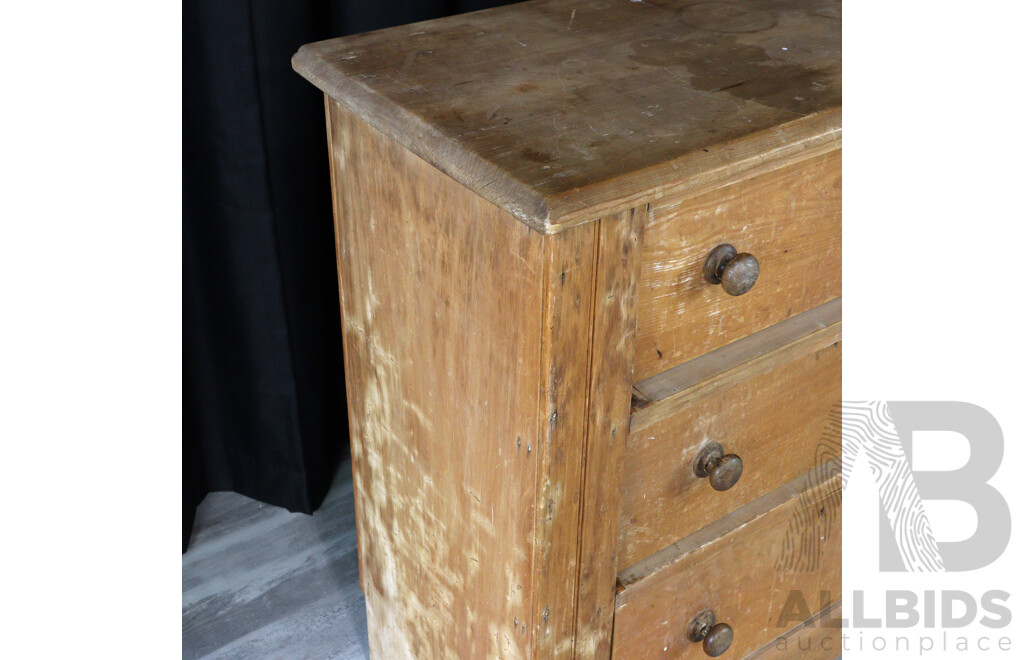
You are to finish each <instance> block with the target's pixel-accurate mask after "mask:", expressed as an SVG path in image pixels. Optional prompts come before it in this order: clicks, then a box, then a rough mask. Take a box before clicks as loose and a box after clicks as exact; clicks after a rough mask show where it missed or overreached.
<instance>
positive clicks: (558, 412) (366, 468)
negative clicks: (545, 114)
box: [326, 99, 646, 659]
mask: <svg viewBox="0 0 1024 660" xmlns="http://www.w3.org/2000/svg"><path fill="white" fill-rule="evenodd" d="M326 102H327V111H328V129H329V139H330V143H331V162H332V178H333V180H334V201H335V215H336V228H337V241H338V246H337V252H338V258H339V262H338V266H339V276H340V281H341V298H342V313H343V317H344V319H343V321H344V341H345V371H346V385H347V390H348V405H349V417H350V430H351V441H352V456H353V471H354V490H355V501H356V511H357V523H358V529H359V545H360V570H361V575H362V585H363V588H364V591H365V594H366V607H367V621H368V627H369V640H370V651H371V655H372V656H373V657H374V658H388V659H391V658H421V657H467V658H469V657H473V658H475V657H500V658H571V657H573V656H575V655H577V654H579V655H581V656H583V657H585V656H589V655H591V652H590V650H589V649H590V647H588V648H586V649H583V650H580V649H578V648H577V627H578V626H579V627H580V628H581V629H582V630H584V631H586V639H589V640H590V641H588V642H587V644H590V645H592V646H594V647H597V646H602V645H603V648H604V649H605V651H606V655H607V652H608V650H609V645H608V641H607V639H606V637H607V635H609V634H610V631H611V615H612V612H613V601H614V591H615V580H616V576H615V561H614V552H615V546H616V543H617V538H618V519H619V516H618V509H617V505H618V500H619V488H618V481H614V482H613V481H608V482H605V481H604V480H603V477H608V478H609V479H617V478H618V476H617V473H618V470H617V467H616V463H615V460H610V461H609V459H612V458H613V457H614V456H616V455H619V456H621V451H622V450H621V447H622V445H623V444H624V441H625V436H626V434H627V432H628V426H629V414H630V384H631V382H632V379H631V373H630V372H631V367H632V362H631V360H632V355H633V348H632V338H633V336H634V334H635V324H636V314H635V310H636V279H637V277H636V275H637V273H638V271H639V259H640V240H641V235H642V230H643V226H644V224H645V221H646V207H645V208H643V209H639V210H638V211H636V212H628V213H624V214H618V215H613V216H609V217H608V218H605V219H601V220H600V221H599V222H595V223H588V224H584V225H579V226H576V227H573V228H570V229H567V230H566V231H563V232H560V233H557V234H555V235H547V236H546V235H542V234H540V233H538V232H536V231H534V230H532V229H530V228H529V227H528V226H526V225H524V224H522V223H520V222H518V221H516V220H515V219H514V218H513V217H511V216H510V215H508V214H507V213H505V212H504V211H502V210H501V209H499V208H498V207H496V206H494V205H493V204H491V203H490V202H488V201H486V200H485V199H483V198H482V197H479V196H478V195H475V194H474V193H473V192H471V191H469V190H468V189H466V188H464V187H463V186H461V185H460V184H458V183H457V182H455V181H453V180H452V179H450V178H448V177H447V176H445V175H444V174H443V173H442V172H440V171H439V170H437V169H435V168H433V167H432V166H431V165H430V164H429V163H427V162H426V161H423V160H422V159H420V158H419V157H417V156H416V155H415V154H413V153H412V152H410V151H408V150H407V149H405V148H404V147H402V146H401V145H400V144H398V143H397V142H395V141H394V140H391V139H390V138H388V137H387V136H385V135H383V134H382V133H380V132H378V131H376V130H375V129H373V128H372V127H370V126H368V125H367V124H365V123H364V122H362V121H361V120H360V119H358V118H357V117H355V116H354V115H353V114H352V113H350V112H349V111H347V110H346V109H344V108H343V107H342V106H341V105H339V104H337V103H335V102H333V101H331V100H329V99H328V100H327V101H326ZM630 272H632V273H633V275H632V276H629V275H628V273H630ZM590 440H593V442H590ZM606 461H609V462H606ZM588 465H589V472H588ZM618 465H621V461H620V462H619V463H618ZM584 499H585V500H586V501H587V502H588V506H590V505H592V506H593V507H594V508H588V509H584V507H583V504H582V503H583V501H584ZM584 543H586V544H599V545H600V546H601V548H602V550H601V551H600V552H597V553H596V554H595V551H594V550H593V547H591V546H589V545H588V546H587V547H586V548H585V549H584V546H583V544H584ZM594 547H596V546H594ZM581 592H582V597H581V595H580V594H581ZM581 603H582V605H581ZM602 635H603V636H605V637H604V638H602Z"/></svg>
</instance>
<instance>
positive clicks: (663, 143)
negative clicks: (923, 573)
mask: <svg viewBox="0 0 1024 660" xmlns="http://www.w3.org/2000/svg"><path fill="white" fill-rule="evenodd" d="M840 34H841V25H840V10H839V3H838V2H831V1H819V0H811V1H808V2H805V1H800V2H796V1H791V0H760V1H759V0H742V1H740V2H661V1H655V0H643V1H639V0H637V1H632V2H631V1H629V0H608V1H597V2H566V1H563V0H553V1H547V0H534V1H533V2H527V3H523V4H520V5H512V6H508V7H503V8H498V9H492V10H487V11H483V12H477V13H472V14H465V15H461V16H455V17H450V18H446V19H441V20H434V21H428V22H424V23H418V24H414V25H408V26H404V27H399V28H392V29H388V30H383V31H379V32H372V33H367V34H362V35H356V36H352V37H345V38H342V39H335V40H331V41H326V42H321V43H316V44H310V45H307V46H304V47H303V48H302V49H300V50H299V52H298V53H297V54H296V56H295V58H294V60H293V65H294V67H295V68H296V70H297V71H298V72H299V73H301V74H302V75H303V76H305V77H306V78H307V79H308V80H310V81H311V82H312V83H314V84H315V85H316V86H317V87H319V88H320V89H321V90H323V92H324V93H325V102H326V111H327V138H328V142H329V146H330V169H331V177H332V183H333V194H334V210H335V227H336V237H337V255H338V273H339V281H340V289H341V301H342V315H343V320H342V321H343V336H344V349H345V377H346V384H347V393H348V414H349V420H350V429H351V443H352V457H353V470H354V473H355V477H354V484H355V501H356V509H357V524H358V535H359V565H360V582H361V585H362V588H363V592H364V593H365V596H366V609H367V620H368V625H369V636H370V650H371V654H372V655H373V656H374V657H375V658H379V659H390V658H471V659H475V658H509V659H511V658H571V657H578V658H595V657H599V658H612V657H614V658H617V659H627V658H699V657H703V656H705V655H721V656H722V657H728V658H733V657H734V658H739V657H746V656H748V655H751V654H754V655H756V656H758V657H769V656H777V657H785V656H786V655H788V654H792V653H793V652H795V650H796V648H797V647H796V643H797V641H800V642H802V643H806V644H807V645H808V646H810V645H811V644H812V643H814V642H820V641H822V640H821V638H822V636H823V635H824V633H823V630H825V629H826V628H824V626H823V624H822V621H824V620H825V619H827V618H829V615H834V613H835V611H836V610H837V609H838V607H839V594H840V588H841V546H842V535H841V525H840V522H839V520H840V506H841V504H840V502H841V497H840V493H841V487H840V485H839V483H838V478H837V476H836V474H837V473H836V467H835V466H836V464H837V459H838V457H839V453H838V441H837V437H838V436H837V431H836V428H837V426H836V424H837V422H836V420H835V419H834V417H833V416H832V409H833V406H834V404H835V403H836V402H837V401H838V400H839V398H840V387H841V386H840V381H841V378H840V375H841V368H842V366H841V352H840V351H841V348H840V346H841V344H840V340H841V298H840V296H841V178H842V173H841V172H842V168H841V134H842V133H841V83H840V64H841V57H840V50H841V43H840ZM793 594H798V595H801V599H800V601H799V602H800V603H801V605H800V606H799V607H797V606H795V605H793V602H794V601H793V598H792V596H793ZM794 611H795V612H798V613H799V612H803V615H804V616H801V617H800V619H805V618H806V619H807V620H808V621H807V622H803V621H802V620H795V619H794V618H793V616H792V614H793V612H794ZM786 643H792V644H793V646H792V647H790V648H791V649H792V650H791V652H789V653H787V651H786V650H785V644H786ZM800 648H801V650H802V653H801V655H800V657H823V658H824V657H835V656H838V655H839V649H838V648H835V650H834V651H833V650H832V647H831V646H829V647H828V648H825V645H824V644H818V646H815V647H814V649H815V650H814V652H810V651H804V650H803V649H804V647H803V646H801V647H800Z"/></svg>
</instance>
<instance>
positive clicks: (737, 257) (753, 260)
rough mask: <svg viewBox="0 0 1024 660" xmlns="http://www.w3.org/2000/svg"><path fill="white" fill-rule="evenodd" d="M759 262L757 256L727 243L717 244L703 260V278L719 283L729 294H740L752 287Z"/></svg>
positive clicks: (755, 280)
mask: <svg viewBox="0 0 1024 660" xmlns="http://www.w3.org/2000/svg"><path fill="white" fill-rule="evenodd" d="M760 272H761V264H759V263H757V257H755V256H754V255H752V254H747V253H746V252H742V253H740V254H737V253H736V248H734V247H733V246H731V245H729V244H728V243H726V244H724V245H719V246H718V247H716V248H715V249H714V250H712V251H711V252H710V253H709V254H708V258H707V259H705V260H704V279H706V280H707V281H708V282H710V283H712V284H721V285H722V288H723V289H725V292H726V293H728V294H729V295H730V296H742V295H743V294H744V293H746V292H747V291H750V290H751V289H752V288H753V287H754V283H755V282H757V276H758V274H760Z"/></svg>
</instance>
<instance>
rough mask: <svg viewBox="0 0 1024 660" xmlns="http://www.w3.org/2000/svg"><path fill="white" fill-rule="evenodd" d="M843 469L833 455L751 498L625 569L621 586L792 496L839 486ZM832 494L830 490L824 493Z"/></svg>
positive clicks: (623, 587)
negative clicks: (781, 484)
mask: <svg viewBox="0 0 1024 660" xmlns="http://www.w3.org/2000/svg"><path fill="white" fill-rule="evenodd" d="M841 473H842V461H841V459H839V458H833V459H830V460H828V461H825V462H824V463H822V464H821V465H818V466H816V467H815V468H813V469H811V470H810V471H809V472H806V473H805V474H802V475H800V476H799V477H797V478H795V479H793V480H792V481H790V482H789V483H786V484H784V485H783V486H780V487H779V488H776V489H775V490H773V491H772V492H770V493H768V494H766V495H763V496H761V497H759V498H757V499H756V500H753V501H752V502H749V503H747V504H745V505H743V506H741V507H740V508H738V509H736V510H735V511H733V512H732V513H730V514H728V515H726V516H723V517H722V518H719V519H718V520H716V521H715V522H713V523H711V524H710V525H708V526H707V527H704V528H702V529H700V530H698V531H696V532H694V533H693V534H690V535H689V536H687V537H685V538H682V539H680V540H678V541H676V542H675V543H673V544H672V545H670V546H668V547H667V548H664V549H662V550H660V551H658V552H656V553H654V554H653V555H651V556H650V557H647V558H646V559H644V560H642V561H640V562H638V563H636V564H634V565H632V566H630V567H628V568H626V569H624V570H622V571H620V572H619V574H618V583H617V588H618V591H619V592H620V593H621V592H622V591H624V590H625V589H627V588H628V587H629V586H631V585H633V584H636V583H637V582H640V581H642V580H644V579H645V578H647V577H649V576H651V575H654V574H655V573H657V572H658V571H660V570H661V569H663V568H664V567H666V566H668V565H670V564H674V563H675V562H677V561H679V560H680V559H682V558H683V557H685V556H687V555H688V554H690V553H691V552H694V551H695V550H697V549H699V548H702V547H704V546H705V545H707V544H709V543H713V542H714V541H716V540H718V539H719V538H721V537H723V536H726V535H727V534H730V533H732V532H734V531H737V530H739V529H742V528H743V527H744V526H745V525H748V524H750V523H751V522H753V521H754V520H757V519H758V518H760V517H761V516H763V515H766V514H768V513H770V512H771V511H773V510H774V509H776V508H777V507H779V506H781V505H783V504H785V503H786V502H788V501H789V500H791V499H794V498H797V497H800V496H801V495H803V494H804V493H810V492H813V491H814V490H815V489H819V488H827V489H831V490H839V489H841V488H842V482H841V480H840V479H837V478H836V477H837V476H838V475H840V474H841ZM823 494H828V493H823Z"/></svg>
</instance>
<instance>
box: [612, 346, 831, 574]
mask: <svg viewBox="0 0 1024 660" xmlns="http://www.w3.org/2000/svg"><path fill="white" fill-rule="evenodd" d="M834 332H835V333H836V334H835V335H827V334H824V333H823V336H822V337H821V338H818V339H817V341H818V343H816V344H812V345H810V346H807V347H806V349H804V348H803V347H801V348H800V349H799V350H801V351H803V352H801V353H798V354H797V357H794V358H792V359H790V360H789V361H787V362H784V363H782V364H780V365H778V366H775V367H774V368H772V369H771V370H769V371H766V372H764V373H760V374H757V375H753V376H749V377H747V373H745V372H743V371H742V370H740V371H739V373H735V374H734V375H733V374H731V373H728V372H727V373H726V374H725V376H724V377H723V378H722V379H721V380H723V381H724V382H725V385H724V388H722V389H711V391H710V392H709V393H707V394H704V395H702V394H697V395H696V397H700V396H703V398H696V397H695V398H696V400H694V401H692V402H691V403H689V405H686V406H684V407H683V408H682V409H681V412H678V413H676V414H674V415H672V416H670V417H667V418H665V419H662V420H661V421H655V422H654V423H653V424H650V425H649V426H643V427H641V428H636V429H634V430H633V431H632V432H631V433H630V436H629V440H628V443H627V446H626V456H625V459H624V460H625V464H624V469H623V500H622V519H621V523H620V530H621V531H620V534H621V536H620V547H619V566H620V568H625V567H627V566H631V565H633V564H635V563H637V562H638V561H640V560H642V559H644V558H645V557H648V556H649V555H651V554H653V553H655V552H657V551H659V550H661V549H662V548H664V547H665V546H667V545H669V544H671V543H673V542H675V541H677V540H679V539H682V538H684V537H686V536H688V535H690V534H692V533H694V532H696V531H697V530H699V529H701V528H702V527H705V526H706V525H708V524H709V523H711V522H712V521H714V520H716V519H718V518H720V517H722V516H724V515H726V514H728V513H729V512H731V511H734V510H736V509H737V508H739V507H740V506H742V505H744V504H746V503H747V502H750V501H751V500H754V499H756V498H758V497H761V496H762V495H764V494H766V493H769V492H770V491H772V490H774V489H776V488H778V487H779V486H781V485H783V484H785V483H787V482H789V481H791V480H792V479H794V478H796V477H797V476H799V475H801V474H804V473H806V472H807V471H808V470H810V469H811V468H813V467H814V466H815V464H816V462H818V461H819V460H820V456H821V454H822V453H823V452H832V453H834V452H835V451H836V450H837V447H836V446H835V443H832V444H828V443H826V444H824V445H822V444H821V442H822V438H823V432H824V431H825V428H826V425H827V424H828V422H829V415H830V413H831V411H832V410H833V407H834V406H835V404H837V403H838V402H839V401H840V400H841V398H842V346H841V343H839V342H836V343H835V344H833V343H828V344H826V345H824V347H823V346H822V345H821V342H823V341H828V342H831V340H832V339H833V338H835V337H836V335H837V334H838V329H836V330H834ZM741 369H742V368H741ZM733 379H736V380H733ZM686 395H687V392H683V393H682V396H684V397H685V396H686ZM669 403H671V400H666V401H661V402H658V403H655V404H652V407H653V406H659V405H662V406H664V405H666V404H669ZM644 412H645V413H649V412H651V411H650V410H649V409H648V410H645V411H644ZM655 412H656V411H655ZM656 417H657V416H655V418H656ZM712 442H716V443H718V444H719V445H721V447H722V449H723V451H724V453H726V454H736V455H738V456H739V457H740V459H741V460H742V461H743V471H742V474H741V475H740V477H739V480H738V481H737V482H736V483H735V485H733V486H731V487H730V488H729V489H728V490H724V491H718V490H715V489H714V488H712V486H711V483H710V480H709V479H708V478H707V477H698V476H697V475H696V474H695V472H694V460H695V459H696V458H697V456H698V455H699V454H700V452H701V451H702V450H703V449H704V447H706V446H707V445H708V443H712Z"/></svg>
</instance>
